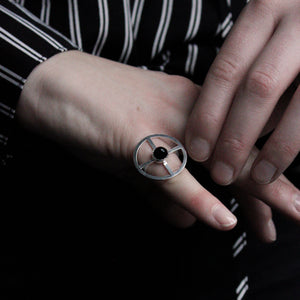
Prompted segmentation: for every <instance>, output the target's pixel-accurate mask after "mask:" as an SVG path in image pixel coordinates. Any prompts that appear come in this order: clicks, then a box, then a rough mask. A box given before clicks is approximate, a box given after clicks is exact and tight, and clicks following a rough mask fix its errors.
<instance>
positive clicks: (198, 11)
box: [185, 0, 202, 41]
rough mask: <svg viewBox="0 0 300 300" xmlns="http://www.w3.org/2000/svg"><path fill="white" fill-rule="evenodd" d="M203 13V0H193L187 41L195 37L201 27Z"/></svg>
mask: <svg viewBox="0 0 300 300" xmlns="http://www.w3.org/2000/svg"><path fill="white" fill-rule="evenodd" d="M201 15H202V0H192V8H191V16H190V22H189V26H188V30H187V32H186V36H185V41H190V40H191V39H193V38H194V37H195V36H196V34H197V32H198V30H199V27H200V22H201Z"/></svg>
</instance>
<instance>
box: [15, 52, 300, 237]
mask: <svg viewBox="0 0 300 300" xmlns="http://www.w3.org/2000/svg"><path fill="white" fill-rule="evenodd" d="M200 91H201V88H200V87H199V86H197V85H195V84H194V83H193V82H191V81H190V80H188V79H186V78H184V77H180V76H171V75H167V74H164V73H162V72H154V71H147V70H142V69H140V68H135V67H131V66H127V65H123V64H120V63H117V62H113V61H110V60H107V59H103V58H99V57H95V56H92V55H89V54H85V53H82V52H79V51H69V52H65V53H61V54H57V55H55V56H53V57H52V58H50V59H49V60H47V61H46V62H44V63H43V64H41V65H39V66H38V67H37V68H35V69H34V70H33V72H32V73H31V74H30V76H29V77H28V80H27V82H26V84H25V86H24V89H23V91H22V94H21V97H20V99H19V103H18V107H17V117H18V119H19V121H20V122H21V123H22V124H23V126H24V127H26V128H28V129H30V130H33V131H36V132H39V133H40V134H42V135H43V136H46V137H49V138H50V139H52V140H54V141H56V142H57V143H60V144H62V145H64V146H65V147H66V148H68V149H69V150H70V152H72V153H73V154H75V155H77V156H78V157H79V158H80V159H82V160H84V161H86V163H88V164H91V165H92V166H94V167H98V168H99V169H104V170H105V171H107V172H111V173H113V174H119V175H120V176H123V177H124V178H125V177H126V180H130V181H131V182H132V183H133V184H135V185H136V186H137V188H141V189H142V190H144V191H145V190H146V191H148V192H147V193H144V195H149V198H151V199H149V200H150V201H151V203H152V204H153V206H154V207H156V208H157V209H158V210H159V212H160V213H161V214H162V215H163V216H164V217H165V218H166V219H167V220H168V221H169V222H171V223H172V224H174V225H176V226H180V227H188V226H190V225H192V224H193V223H194V222H195V221H196V220H199V221H201V222H204V223H206V224H208V225H210V226H212V227H213V228H216V229H218V230H230V229H232V228H233V227H234V226H235V225H236V222H237V220H236V217H235V216H234V215H233V214H232V213H231V212H230V211H229V210H228V209H227V208H226V207H225V206H224V205H223V204H222V203H221V202H220V201H219V199H217V198H216V197H214V196H213V195H212V194H211V193H210V192H209V191H207V190H205V189H204V188H203V187H202V186H201V183H200V182H198V181H197V180H196V179H195V178H194V177H193V176H192V174H190V173H189V171H188V170H187V169H185V170H184V171H183V172H182V173H180V174H179V175H178V176H177V177H175V178H173V179H170V180H168V181H164V182H154V181H149V180H147V179H145V178H144V177H143V176H142V175H141V174H139V173H138V172H137V171H136V170H135V169H134V167H133V162H132V155H133V151H134V148H135V146H136V144H137V143H138V142H139V141H140V140H141V139H142V138H144V137H145V136H147V135H150V134H154V133H163V134H168V135H171V136H174V137H176V138H177V139H179V140H180V141H184V137H185V130H186V125H187V122H188V118H189V116H190V114H191V111H192V109H193V106H194V104H195V102H196V101H197V99H198V98H199V95H200ZM257 155H258V151H257V150H256V149H254V148H253V149H252V152H251V155H250V156H249V159H248V161H247V163H246V164H245V166H244V168H243V169H242V172H241V173H240V174H239V176H238V179H237V181H236V183H235V185H233V186H232V190H233V193H234V194H235V195H236V197H237V198H238V199H239V201H240V203H241V205H242V207H244V208H246V209H245V212H246V214H248V219H249V220H250V223H251V224H252V227H253V229H254V230H255V231H256V232H257V234H258V236H259V237H260V238H261V239H262V240H264V241H266V242H271V241H274V240H275V239H276V230H275V227H274V224H273V222H272V213H271V208H270V207H274V208H275V209H277V210H279V211H280V212H282V213H283V214H285V215H286V216H288V217H290V218H291V219H293V220H295V221H296V222H299V221H300V210H299V211H298V210H297V207H296V206H295V199H296V198H297V196H299V193H298V190H297V189H296V188H295V187H294V186H293V185H292V184H291V183H290V182H289V181H288V180H287V179H286V178H285V177H284V176H283V175H281V176H279V178H278V179H276V180H275V181H274V182H273V183H272V184H269V185H261V184H257V183H255V182H254V181H253V180H252V179H251V176H250V170H251V165H252V162H253V161H254V160H255V159H256V157H257ZM149 191H151V192H149ZM116 209H117V208H116Z"/></svg>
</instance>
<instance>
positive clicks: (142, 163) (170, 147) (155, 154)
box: [133, 134, 187, 180]
mask: <svg viewBox="0 0 300 300" xmlns="http://www.w3.org/2000/svg"><path fill="white" fill-rule="evenodd" d="M156 140H157V141H156ZM145 145H146V146H147V148H148V149H149V146H150V152H149V151H148V152H149V153H148V152H147V151H145V150H143V149H144V148H145ZM141 152H143V153H141ZM145 152H147V153H148V155H146V154H145ZM172 154H175V155H176V156H177V157H176V162H180V165H179V166H176V168H174V167H173V166H172V165H171V164H170V162H169V161H168V159H169V157H170V156H171V155H172ZM141 156H142V159H141ZM178 159H179V161H178ZM133 162H134V165H135V167H136V169H137V170H138V171H139V172H140V173H141V174H142V175H144V176H145V177H147V178H149V179H154V180H167V179H171V178H173V177H175V176H177V175H178V174H179V173H180V172H182V171H183V169H184V168H185V165H186V163H187V153H186V150H185V149H184V147H183V145H182V144H181V143H180V142H179V141H178V140H177V139H176V138H174V137H171V136H169V135H166V134H152V135H149V136H146V137H145V138H143V139H142V140H141V141H140V142H139V143H138V144H137V146H136V148H135V150H134V153H133ZM154 166H155V168H153V167H154ZM149 167H150V168H149ZM149 169H151V170H149ZM157 173H159V174H157ZM162 173H164V174H162Z"/></svg>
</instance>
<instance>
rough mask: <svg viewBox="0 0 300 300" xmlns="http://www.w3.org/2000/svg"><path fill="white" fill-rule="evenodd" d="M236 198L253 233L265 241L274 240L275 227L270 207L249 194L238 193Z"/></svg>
mask: <svg viewBox="0 0 300 300" xmlns="http://www.w3.org/2000/svg"><path fill="white" fill-rule="evenodd" d="M238 199H239V200H240V201H239V202H240V206H241V209H242V212H243V215H244V216H245V218H246V220H247V224H249V227H250V229H251V230H252V231H253V232H254V233H255V235H256V236H257V237H258V238H259V239H260V240H261V241H263V242H265V243H271V242H274V241H275V240H276V228H275V224H274V222H273V220H272V210H271V208H270V207H269V206H268V205H267V204H265V203H264V202H262V201H260V200H259V199H257V198H255V197H252V196H249V195H242V196H241V195H240V196H239V197H238Z"/></svg>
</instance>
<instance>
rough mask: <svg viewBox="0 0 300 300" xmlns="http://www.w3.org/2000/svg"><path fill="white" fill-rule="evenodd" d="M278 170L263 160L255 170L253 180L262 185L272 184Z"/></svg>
mask: <svg viewBox="0 0 300 300" xmlns="http://www.w3.org/2000/svg"><path fill="white" fill-rule="evenodd" d="M276 171H277V168H276V167H275V166H274V165H273V164H271V163H270V162H268V161H267V160H264V159H263V160H261V161H260V162H259V163H258V164H257V165H256V166H255V168H254V170H253V173H252V175H253V179H254V180H255V181H256V182H257V183H260V184H267V183H270V182H271V180H272V178H273V177H274V175H275V173H276Z"/></svg>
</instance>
